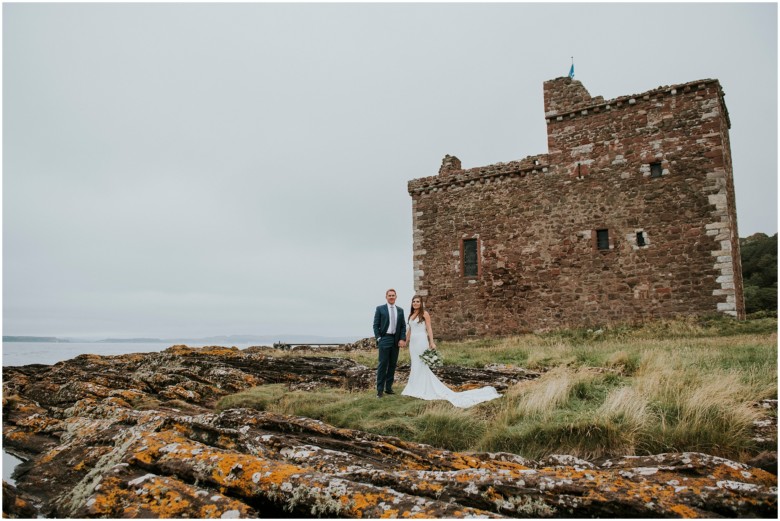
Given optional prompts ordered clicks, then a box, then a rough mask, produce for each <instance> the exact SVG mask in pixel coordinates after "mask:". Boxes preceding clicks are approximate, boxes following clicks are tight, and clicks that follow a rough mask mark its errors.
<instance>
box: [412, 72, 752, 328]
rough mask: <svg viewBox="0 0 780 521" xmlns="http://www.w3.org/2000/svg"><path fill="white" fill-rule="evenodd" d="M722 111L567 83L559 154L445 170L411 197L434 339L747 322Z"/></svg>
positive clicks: (709, 91) (556, 142) (702, 89)
mask: <svg viewBox="0 0 780 521" xmlns="http://www.w3.org/2000/svg"><path fill="white" fill-rule="evenodd" d="M723 96H724V94H723V91H722V90H721V87H720V84H719V83H718V81H717V80H701V81H695V82H690V83H686V84H681V85H675V86H668V87H659V88H658V89H654V90H652V91H649V92H645V93H643V94H638V95H631V96H623V97H620V98H616V99H614V100H608V101H604V100H603V98H601V97H595V98H594V97H591V96H590V94H589V93H588V91H587V90H586V89H585V88H584V87H583V86H582V84H581V83H580V82H578V81H574V80H572V79H570V78H558V79H555V80H551V81H548V82H545V85H544V102H545V117H546V119H547V134H548V150H549V152H548V154H542V155H538V156H531V157H527V158H525V159H523V160H518V161H512V162H509V163H498V164H494V165H489V166H485V167H478V168H471V169H462V168H461V164H460V160H458V158H456V157H454V156H447V157H446V158H445V161H444V163H443V165H442V169H441V170H440V171H439V175H437V176H432V177H427V178H422V179H415V180H413V181H410V182H409V193H410V194H411V196H412V208H413V210H412V211H413V227H414V232H413V233H414V259H413V260H414V277H415V280H414V283H415V290H416V292H417V293H419V294H421V295H423V296H424V297H425V298H426V306H427V308H428V309H429V310H431V312H432V313H433V314H434V333H435V334H436V336H438V337H442V338H462V337H466V336H485V335H507V334H513V333H520V332H525V331H531V330H539V329H549V328H554V327H560V326H585V325H596V324H605V323H612V322H631V321H636V320H642V319H649V318H661V317H674V316H677V315H682V314H714V313H725V314H728V315H732V316H735V317H739V318H743V317H744V302H743V296H742V279H741V265H740V260H739V240H738V232H737V222H736V208H735V201H734V185H733V178H732V169H731V153H730V149H729V140H728V129H729V126H730V123H729V118H728V112H727V110H726V106H725V104H724V101H723ZM654 163H655V164H657V167H658V168H657V170H656V167H655V166H651V165H653V164H654ZM597 230H607V232H606V233H607V234H608V238H604V237H602V248H605V249H600V248H599V244H598V237H597V236H598V232H597ZM602 233H603V232H602ZM464 239H476V240H477V247H478V262H479V269H478V273H477V275H476V276H472V277H469V276H465V275H464V271H463V258H462V257H463V240H464Z"/></svg>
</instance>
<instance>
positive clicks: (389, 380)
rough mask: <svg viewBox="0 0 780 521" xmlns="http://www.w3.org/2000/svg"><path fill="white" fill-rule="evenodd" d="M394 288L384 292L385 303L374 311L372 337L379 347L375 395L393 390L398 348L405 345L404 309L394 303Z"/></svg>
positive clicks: (379, 396) (390, 392)
mask: <svg viewBox="0 0 780 521" xmlns="http://www.w3.org/2000/svg"><path fill="white" fill-rule="evenodd" d="M395 298H396V294H395V290H394V289H388V290H387V291H386V292H385V299H386V300H387V304H382V305H381V306H377V308H376V313H374V337H375V338H376V345H377V347H378V348H379V365H378V366H377V368H376V397H377V398H381V397H382V395H383V394H395V393H394V392H393V380H394V379H395V366H396V364H397V363H398V350H399V348H401V347H404V346H406V340H405V338H406V322H405V321H404V310H403V309H401V308H399V307H396V305H395Z"/></svg>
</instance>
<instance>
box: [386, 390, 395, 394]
mask: <svg viewBox="0 0 780 521" xmlns="http://www.w3.org/2000/svg"><path fill="white" fill-rule="evenodd" d="M385 394H395V392H394V391H385Z"/></svg>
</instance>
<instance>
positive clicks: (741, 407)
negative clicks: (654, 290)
mask: <svg viewBox="0 0 780 521" xmlns="http://www.w3.org/2000/svg"><path fill="white" fill-rule="evenodd" d="M750 322H755V323H750ZM776 328H777V319H776V318H761V319H758V320H755V321H747V322H737V321H733V320H726V319H711V318H708V319H695V320H694V319H686V320H681V321H663V322H656V323H651V324H646V325H642V326H631V327H629V326H617V327H613V328H606V327H602V328H597V329H593V328H587V329H582V330H560V331H555V332H551V333H545V334H538V335H533V334H529V335H523V336H518V337H511V338H500V339H490V340H472V341H465V342H441V343H440V344H439V349H440V350H441V352H442V354H443V357H444V360H445V364H447V365H461V366H470V367H482V366H485V365H487V364H496V363H499V364H506V365H514V366H518V367H526V368H530V369H538V370H541V371H543V375H542V377H541V378H539V379H537V380H533V381H524V382H522V383H519V384H517V385H515V386H514V387H512V388H510V389H508V390H507V392H506V393H504V396H503V397H501V398H499V399H497V400H493V401H491V402H487V403H483V404H480V405H477V406H475V407H472V408H470V409H465V410H462V409H457V408H455V407H453V406H451V405H450V404H449V403H447V402H440V401H437V402H426V401H422V400H416V399H413V398H407V397H404V396H400V395H399V396H393V397H388V398H385V399H383V400H377V399H376V398H375V397H374V396H373V392H371V391H362V392H349V391H347V390H344V389H322V390H318V391H316V392H302V391H288V390H287V389H286V388H285V387H284V386H283V385H268V386H262V387H258V388H254V389H250V390H247V391H245V392H243V393H239V394H237V395H232V396H227V397H225V398H223V399H222V400H221V401H220V403H219V405H218V407H219V408H220V409H225V408H232V407H253V408H256V409H261V410H270V411H275V412H281V413H286V414H293V415H299V416H307V417H310V418H316V419H320V420H323V421H325V422H328V423H330V424H333V425H336V426H338V427H347V428H353V429H360V430H364V431H368V432H374V433H377V434H384V435H392V436H397V437H400V438H402V439H405V440H409V441H416V442H421V443H427V444H430V445H433V446H436V447H440V448H445V449H449V450H476V451H491V452H496V451H506V452H512V453H516V454H520V455H522V456H525V457H529V458H534V459H538V458H541V457H544V456H546V455H550V454H571V455H574V456H579V457H584V458H600V457H613V456H621V455H628V454H654V453H659V452H668V451H699V452H706V453H709V454H714V455H719V456H724V457H728V458H732V459H737V460H741V459H746V458H748V457H750V456H752V455H755V454H757V453H758V452H760V451H761V450H764V449H765V448H766V447H762V446H758V445H756V443H755V442H753V441H752V440H751V426H752V423H753V421H754V420H755V419H757V418H758V417H759V414H760V412H759V411H758V409H756V408H755V407H753V406H752V403H753V402H755V401H758V400H761V399H765V398H777V329H776ZM588 329H590V331H588ZM599 330H600V331H601V332H600V333H596V331H599ZM281 356H287V355H281ZM340 356H345V357H349V358H352V359H355V360H357V361H358V362H361V363H364V364H365V365H368V366H374V365H375V363H376V353H375V352H368V353H354V352H351V353H341V354H340ZM405 362H406V363H408V353H407V352H402V355H401V359H400V363H405ZM399 384H400V385H399V386H398V387H399V388H401V389H402V388H403V383H402V382H399Z"/></svg>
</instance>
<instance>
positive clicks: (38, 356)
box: [3, 342, 261, 485]
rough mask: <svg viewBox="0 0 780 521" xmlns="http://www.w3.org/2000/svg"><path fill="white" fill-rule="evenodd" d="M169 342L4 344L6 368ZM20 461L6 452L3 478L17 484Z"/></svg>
mask: <svg viewBox="0 0 780 521" xmlns="http://www.w3.org/2000/svg"><path fill="white" fill-rule="evenodd" d="M171 345H173V344H171V343H170V342H168V343H162V342H159V343H158V342H150V343H141V342H137V343H136V342H117V343H102V342H101V343H95V342H84V343H80V342H3V367H9V366H20V365H30V364H45V365H54V364H56V363H57V362H62V361H63V360H70V359H71V358H74V357H76V356H78V355H85V354H93V355H103V356H108V355H124V354H128V353H153V352H157V351H163V350H165V349H168V348H169V347H171ZM187 345H188V346H189V347H203V346H205V345H214V344H213V343H211V344H190V343H188V344H187ZM252 345H261V344H257V343H253V344H235V347H238V348H239V349H244V348H247V347H249V346H252ZM19 463H21V460H20V459H19V458H17V457H16V456H14V455H13V454H10V453H8V452H6V451H5V450H3V479H4V480H5V481H7V482H8V483H10V484H12V485H15V484H16V482H15V481H14V479H13V478H12V477H11V474H12V473H13V471H14V469H15V468H16V466H17V465H18V464H19Z"/></svg>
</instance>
